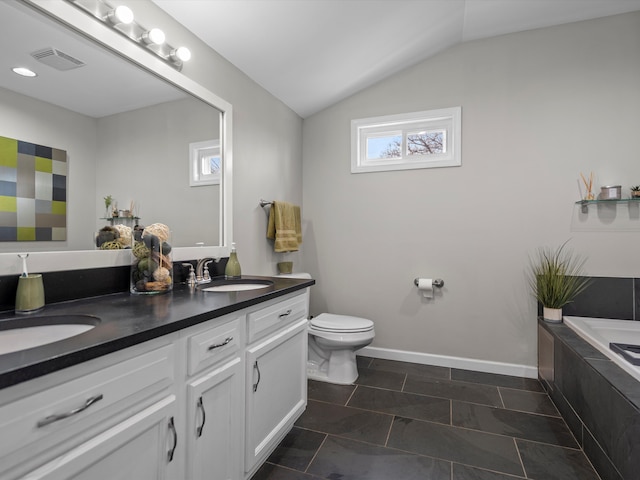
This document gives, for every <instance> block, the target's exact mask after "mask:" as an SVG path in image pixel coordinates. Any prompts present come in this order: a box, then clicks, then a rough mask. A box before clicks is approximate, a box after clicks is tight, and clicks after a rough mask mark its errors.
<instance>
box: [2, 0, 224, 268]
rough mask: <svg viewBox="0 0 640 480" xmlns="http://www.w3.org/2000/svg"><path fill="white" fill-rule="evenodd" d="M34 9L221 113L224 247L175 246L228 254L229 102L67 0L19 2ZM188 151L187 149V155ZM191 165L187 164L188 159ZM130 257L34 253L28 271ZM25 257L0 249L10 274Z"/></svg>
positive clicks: (187, 256) (201, 253)
mask: <svg viewBox="0 0 640 480" xmlns="http://www.w3.org/2000/svg"><path fill="white" fill-rule="evenodd" d="M16 1H19V2H20V3H23V4H25V5H27V6H28V7H31V8H32V9H33V10H34V11H36V12H37V13H39V14H42V15H45V16H46V17H49V18H50V19H51V20H53V21H54V22H56V23H58V24H60V26H61V27H63V28H66V29H69V30H71V31H73V32H75V33H77V34H80V35H82V36H84V37H86V38H88V39H89V40H91V41H93V42H95V43H97V44H98V45H99V46H101V47H103V48H106V49H107V50H109V51H111V52H112V53H114V54H116V55H118V56H120V57H122V58H123V59H125V60H127V61H129V62H132V63H134V64H135V65H137V66H138V67H140V68H142V69H144V70H146V71H148V72H149V73H150V74H152V75H155V76H157V77H159V78H160V79H162V80H164V81H166V82H168V83H170V84H172V85H173V86H175V87H177V88H179V89H181V90H183V91H185V92H186V93H187V94H189V95H191V96H194V97H196V98H198V99H200V100H202V101H204V102H205V103H207V104H209V105H211V106H212V107H215V108H216V109H218V110H219V111H220V112H221V122H220V130H221V131H220V138H221V140H222V182H221V189H220V201H221V207H222V208H221V215H220V239H219V241H220V245H219V246H202V247H199V246H198V247H197V246H194V247H176V248H174V249H173V258H174V260H175V261H183V260H193V259H199V258H204V257H213V258H220V257H226V256H229V251H230V245H231V242H232V241H233V218H232V215H233V209H232V183H233V168H232V124H233V108H232V106H231V104H230V103H228V102H227V101H226V100H224V99H222V98H220V97H218V96H217V95H215V94H214V93H213V92H211V91H209V90H207V89H206V88H205V87H203V86H202V85H200V84H198V83H197V82H195V81H193V80H192V79H190V78H189V77H187V76H185V75H184V74H182V73H180V72H179V71H177V70H176V69H174V68H173V67H171V66H170V65H168V64H167V63H165V62H164V61H163V60H162V59H160V58H155V57H154V56H153V55H149V53H148V52H146V51H144V49H142V48H141V47H140V46H139V45H136V44H135V43H134V42H132V41H131V40H130V39H128V38H126V37H125V36H124V35H122V34H120V33H118V32H117V31H115V30H113V29H111V28H109V27H108V26H107V25H104V24H103V23H101V22H100V21H99V20H98V19H96V18H93V17H92V16H90V15H89V14H87V13H86V12H84V11H82V10H81V8H80V7H77V6H75V5H73V4H72V3H70V2H69V1H66V0H16ZM185 155H186V153H185ZM185 165H186V162H185ZM130 262H131V255H130V252H129V251H128V250H119V251H114V250H111V251H105V250H75V251H73V250H72V251H63V250H61V251H48V252H47V251H39V252H33V253H31V252H29V261H28V263H29V270H30V271H32V272H46V271H60V270H75V269H86V268H100V267H114V266H120V265H129V264H130ZM21 265H22V264H21V261H20V259H19V258H18V256H17V252H12V253H0V270H1V271H2V272H3V273H5V274H8V275H10V274H12V273H17V274H19V273H21V271H22V270H21V268H22V267H21Z"/></svg>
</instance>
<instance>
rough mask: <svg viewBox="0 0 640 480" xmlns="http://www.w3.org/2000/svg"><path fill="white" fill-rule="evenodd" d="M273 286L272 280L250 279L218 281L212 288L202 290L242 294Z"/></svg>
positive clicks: (207, 287) (204, 286) (204, 287)
mask: <svg viewBox="0 0 640 480" xmlns="http://www.w3.org/2000/svg"><path fill="white" fill-rule="evenodd" d="M272 285H273V282H272V281H270V280H257V279H256V280H253V279H250V278H247V279H241V280H231V279H230V280H218V281H214V282H213V283H212V284H211V285H210V286H206V285H203V286H201V287H200V290H202V291H203V292H242V291H245V290H258V289H260V288H268V287H270V286H272Z"/></svg>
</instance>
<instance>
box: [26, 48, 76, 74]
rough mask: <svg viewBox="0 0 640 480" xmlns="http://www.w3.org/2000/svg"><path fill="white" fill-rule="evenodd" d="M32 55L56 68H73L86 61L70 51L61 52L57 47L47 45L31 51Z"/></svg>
mask: <svg viewBox="0 0 640 480" xmlns="http://www.w3.org/2000/svg"><path fill="white" fill-rule="evenodd" d="M31 56H32V57H33V58H35V59H36V60H38V61H39V62H42V63H44V64H45V65H49V66H50V67H53V68H55V69H56V70H63V71H64V70H72V69H74V68H78V67H82V66H83V65H84V64H85V63H84V62H83V61H81V60H78V59H77V58H74V57H72V56H71V55H69V54H68V53H64V52H61V51H60V50H58V49H57V48H53V47H47V48H43V49H41V50H37V51H35V52H31Z"/></svg>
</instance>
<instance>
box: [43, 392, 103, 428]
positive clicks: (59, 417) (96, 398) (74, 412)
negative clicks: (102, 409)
mask: <svg viewBox="0 0 640 480" xmlns="http://www.w3.org/2000/svg"><path fill="white" fill-rule="evenodd" d="M100 400H102V394H101V393H100V394H98V395H95V396H93V397H91V398H88V399H87V401H86V402H84V405H82V406H81V407H78V408H74V409H73V410H69V411H68V412H65V413H60V414H56V415H49V416H48V417H45V418H43V419H42V420H40V421H39V422H38V423H37V426H38V428H40V427H44V426H45V425H49V424H50V423H53V422H57V421H58V420H62V419H64V418H69V417H73V416H74V415H77V414H78V413H80V412H84V411H85V410H86V409H87V408H89V407H90V406H91V405H93V404H94V403H96V402H98V401H100Z"/></svg>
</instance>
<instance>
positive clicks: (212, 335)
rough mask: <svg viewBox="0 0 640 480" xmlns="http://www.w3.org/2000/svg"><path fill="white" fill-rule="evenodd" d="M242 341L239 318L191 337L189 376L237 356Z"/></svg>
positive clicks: (189, 342) (189, 343) (189, 340)
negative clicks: (234, 355)
mask: <svg viewBox="0 0 640 480" xmlns="http://www.w3.org/2000/svg"><path fill="white" fill-rule="evenodd" d="M240 340H241V339H240V319H239V318H235V319H234V320H233V321H231V322H227V323H224V324H223V325H217V326H215V327H211V328H208V329H207V330H205V331H204V332H202V333H197V334H194V335H191V336H190V337H189V338H188V340H187V343H188V345H189V347H188V352H189V353H188V355H189V360H188V373H189V375H193V374H194V373H197V372H199V371H200V370H203V369H204V368H207V367H210V366H211V365H214V364H215V363H217V362H219V361H220V360H223V359H225V358H227V357H229V356H231V355H233V354H237V352H239V351H240Z"/></svg>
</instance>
